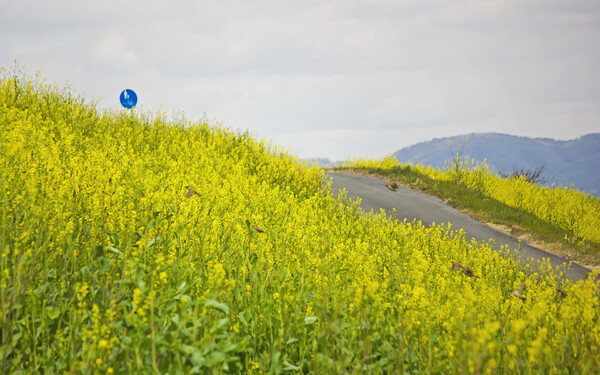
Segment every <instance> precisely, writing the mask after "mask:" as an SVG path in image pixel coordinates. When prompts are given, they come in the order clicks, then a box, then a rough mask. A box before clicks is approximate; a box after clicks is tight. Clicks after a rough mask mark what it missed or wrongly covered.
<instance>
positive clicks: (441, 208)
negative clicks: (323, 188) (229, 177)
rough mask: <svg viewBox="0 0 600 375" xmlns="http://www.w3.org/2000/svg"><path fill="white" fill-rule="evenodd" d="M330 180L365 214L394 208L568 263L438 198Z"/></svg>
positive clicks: (377, 183)
mask: <svg viewBox="0 0 600 375" xmlns="http://www.w3.org/2000/svg"><path fill="white" fill-rule="evenodd" d="M327 175H328V176H329V177H331V186H332V192H333V193H334V194H337V193H338V191H339V190H340V189H342V188H345V189H346V191H347V192H348V195H349V196H350V197H360V198H361V207H362V209H363V210H365V211H366V212H369V211H371V210H373V211H374V212H379V210H380V209H381V208H383V209H384V210H385V211H386V212H388V213H391V212H392V208H396V216H397V217H398V218H399V219H400V220H403V219H404V218H406V219H407V220H408V221H412V220H413V219H417V220H421V222H422V223H423V225H426V226H429V225H431V224H432V223H433V222H435V223H436V224H441V223H448V222H451V223H452V228H453V229H458V228H463V229H464V230H465V232H466V233H467V235H468V236H469V237H474V238H475V239H476V240H478V241H482V240H483V241H489V240H490V239H493V240H494V243H495V244H496V246H497V248H498V249H499V248H500V247H501V246H502V245H508V247H509V248H510V249H512V250H513V253H517V252H518V253H519V254H520V255H521V257H522V258H523V259H527V258H533V259H542V258H549V259H550V263H551V264H552V266H553V267H554V268H555V267H556V266H557V265H560V264H563V263H565V262H567V263H568V261H567V260H565V259H563V258H561V257H558V256H556V255H553V254H550V253H547V252H545V251H544V250H541V249H538V248H536V247H533V246H529V245H527V244H525V243H521V244H520V250H517V249H519V243H518V240H516V239H515V238H514V237H511V236H509V235H506V234H504V233H500V232H497V231H495V230H493V229H492V228H490V227H488V226H487V225H485V224H483V223H481V222H479V221H476V220H473V219H471V218H470V217H469V216H467V215H465V214H463V213H462V212H460V211H458V210H456V209H454V208H452V207H450V206H448V205H446V204H444V203H442V201H441V200H440V199H438V198H435V197H431V196H429V195H426V194H423V193H420V192H418V191H415V190H411V189H409V188H406V187H403V186H400V187H399V188H398V190H397V191H395V192H394V191H391V190H389V189H388V188H387V187H386V186H385V185H386V184H387V183H388V182H389V181H387V180H382V179H379V178H375V177H367V176H360V175H356V174H351V173H343V172H328V173H327ZM588 272H589V270H588V269H587V268H584V267H581V266H580V265H578V264H575V263H574V264H573V265H572V267H571V268H570V269H569V270H567V276H568V277H569V278H571V279H573V280H574V281H577V280H581V279H584V278H585V277H586V275H587V273H588Z"/></svg>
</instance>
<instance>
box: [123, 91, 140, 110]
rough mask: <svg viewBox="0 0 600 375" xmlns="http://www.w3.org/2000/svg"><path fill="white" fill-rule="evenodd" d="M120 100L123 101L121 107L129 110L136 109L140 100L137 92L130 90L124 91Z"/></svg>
mask: <svg viewBox="0 0 600 375" xmlns="http://www.w3.org/2000/svg"><path fill="white" fill-rule="evenodd" d="M119 99H120V100H121V105H122V106H123V107H125V108H127V109H131V108H133V107H135V105H136V104H137V100H138V99H137V95H136V93H135V91H133V90H130V89H125V90H123V91H122V92H121V96H120V97H119Z"/></svg>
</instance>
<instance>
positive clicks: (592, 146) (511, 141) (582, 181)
mask: <svg viewBox="0 0 600 375" xmlns="http://www.w3.org/2000/svg"><path fill="white" fill-rule="evenodd" d="M457 153H462V155H463V156H465V157H468V158H470V159H474V160H476V161H478V162H482V161H485V162H486V164H487V165H488V166H489V167H490V169H491V170H492V171H495V172H497V173H502V172H504V173H510V172H511V171H512V170H520V169H524V170H530V169H534V168H537V167H539V166H542V165H543V166H544V176H543V177H545V185H552V184H556V185H563V186H574V187H575V188H577V189H579V190H583V191H585V192H589V193H594V192H595V193H596V194H597V192H598V191H600V173H598V172H600V133H591V134H586V135H583V136H580V137H578V138H574V139H570V140H556V139H552V138H530V137H524V136H515V135H509V134H503V133H470V134H464V135H457V136H453V137H443V138H434V139H432V140H430V141H425V142H419V143H417V144H414V145H412V146H408V147H404V148H402V149H400V150H398V151H396V152H394V153H393V155H394V156H395V157H396V158H397V159H398V161H399V162H401V163H406V162H413V163H420V164H423V165H431V166H437V167H444V165H447V164H448V162H449V161H451V160H452V159H453V158H454V157H455V155H456V154H457Z"/></svg>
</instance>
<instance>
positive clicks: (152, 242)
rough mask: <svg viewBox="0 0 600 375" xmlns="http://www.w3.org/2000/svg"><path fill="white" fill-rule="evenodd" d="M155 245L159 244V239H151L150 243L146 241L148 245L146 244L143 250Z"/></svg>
mask: <svg viewBox="0 0 600 375" xmlns="http://www.w3.org/2000/svg"><path fill="white" fill-rule="evenodd" d="M157 243H160V237H159V236H156V237H154V238H153V239H151V240H150V241H148V243H147V244H146V247H145V249H146V250H148V248H149V247H151V246H154V245H156V244H157Z"/></svg>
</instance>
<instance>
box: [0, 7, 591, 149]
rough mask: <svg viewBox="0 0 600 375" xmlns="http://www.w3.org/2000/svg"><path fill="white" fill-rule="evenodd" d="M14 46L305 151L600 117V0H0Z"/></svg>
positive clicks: (80, 88) (6, 41)
mask: <svg viewBox="0 0 600 375" xmlns="http://www.w3.org/2000/svg"><path fill="white" fill-rule="evenodd" d="M0 46H1V47H2V48H1V49H0V66H3V67H13V66H14V64H15V60H16V61H17V63H18V64H19V65H20V66H24V67H25V69H26V70H27V71H28V72H29V73H30V74H35V73H36V72H37V71H38V70H39V71H40V72H41V75H42V76H43V77H45V78H47V79H48V80H49V81H51V82H57V83H58V84H60V85H61V86H62V85H64V83H65V82H69V83H70V84H71V86H72V88H73V90H74V93H75V94H80V95H83V96H84V97H85V98H86V99H87V100H89V101H94V100H98V101H99V106H100V107H112V108H119V107H120V104H119V94H120V92H121V91H122V90H123V89H125V88H130V89H133V90H134V91H136V92H137V94H138V97H139V103H138V104H139V105H140V107H141V108H145V109H153V108H157V107H159V106H161V105H162V106H163V107H164V108H166V109H169V110H177V109H179V110H182V111H184V112H186V113H187V114H188V115H189V116H190V117H192V118H195V119H199V118H201V117H202V116H206V117H208V118H209V119H216V121H218V122H222V123H223V125H224V126H226V127H229V128H231V129H242V130H245V129H248V130H249V131H250V132H251V133H252V134H254V135H256V136H257V137H265V138H267V139H269V140H271V141H272V142H273V143H276V144H279V145H281V146H284V147H285V148H287V149H288V150H290V151H291V152H292V153H294V154H296V155H297V156H299V157H317V156H321V157H328V158H330V159H334V160H337V159H343V158H347V157H351V156H359V155H360V156H382V155H385V154H387V153H392V152H394V151H396V150H398V149H400V148H402V147H405V146H409V145H411V144H414V143H417V142H421V141H426V140H430V139H433V138H438V137H444V136H452V135H459V134H466V133H471V132H492V131H493V132H502V133H508V134H513V135H523V136H530V137H551V138H557V139H572V138H577V137H579V136H581V135H584V134H588V133H593V132H599V131H600V1H598V0H586V1H584V0H506V1H504V0H464V1H451V0H413V1H401V0H389V1H388V0H364V1H354V0H340V1H308V0H302V1H283V0H279V1H251V0H245V1H244V0H215V1H204V0H195V1H191V0H173V1H164V0H161V1H137V0H131V1H114V0H108V1H107V0H103V1H81V0H80V1H72V0H69V1H67V0H62V1H48V0H36V1H31V0H8V1H7V0H1V1H0Z"/></svg>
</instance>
